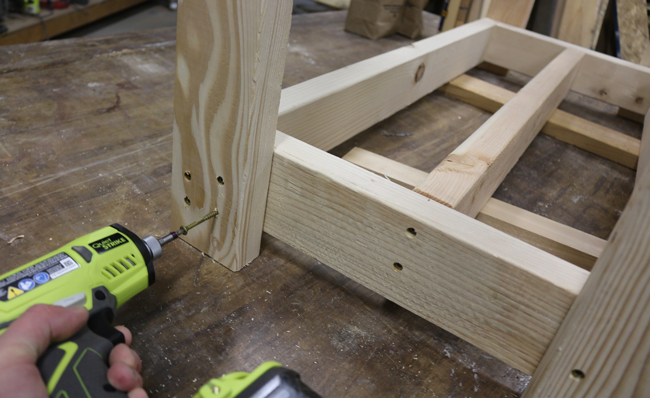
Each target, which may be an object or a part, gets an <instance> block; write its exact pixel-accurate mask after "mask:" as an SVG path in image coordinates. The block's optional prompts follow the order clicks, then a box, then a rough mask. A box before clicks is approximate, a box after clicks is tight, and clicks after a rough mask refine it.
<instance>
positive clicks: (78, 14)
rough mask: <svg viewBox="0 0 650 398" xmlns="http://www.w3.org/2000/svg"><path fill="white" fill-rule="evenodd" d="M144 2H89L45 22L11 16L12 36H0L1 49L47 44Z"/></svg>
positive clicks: (60, 11) (125, 0)
mask: <svg viewBox="0 0 650 398" xmlns="http://www.w3.org/2000/svg"><path fill="white" fill-rule="evenodd" d="M144 1H146V0H90V2H89V3H88V5H86V6H79V7H68V8H66V9H63V10H55V11H54V12H53V13H52V14H51V15H48V16H45V17H43V18H42V20H41V19H39V18H34V17H32V16H27V15H19V16H16V15H13V14H11V16H10V17H9V18H7V19H6V20H5V24H6V26H7V28H8V29H9V32H7V33H6V34H4V35H0V46H6V45H11V44H23V43H34V42H38V41H42V40H47V39H50V38H52V37H54V36H58V35H60V34H62V33H65V32H68V31H70V30H72V29H75V28H78V27H80V26H83V25H86V24H89V23H91V22H93V21H96V20H98V19H100V18H104V17H106V16H108V15H111V14H115V13H116V12H119V11H122V10H125V9H127V8H130V7H133V6H135V5H137V4H140V3H143V2H144Z"/></svg>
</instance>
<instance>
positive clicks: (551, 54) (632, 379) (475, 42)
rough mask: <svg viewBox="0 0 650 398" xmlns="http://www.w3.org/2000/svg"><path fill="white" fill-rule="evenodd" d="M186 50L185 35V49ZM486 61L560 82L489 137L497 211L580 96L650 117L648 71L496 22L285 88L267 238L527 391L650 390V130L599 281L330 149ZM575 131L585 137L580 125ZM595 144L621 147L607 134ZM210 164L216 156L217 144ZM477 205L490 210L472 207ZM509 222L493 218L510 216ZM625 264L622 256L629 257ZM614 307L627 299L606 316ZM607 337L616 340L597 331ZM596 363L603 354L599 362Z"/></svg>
mask: <svg viewBox="0 0 650 398" xmlns="http://www.w3.org/2000/svg"><path fill="white" fill-rule="evenodd" d="M189 1H190V0H185V1H184V2H183V3H182V4H183V5H182V7H184V5H185V4H186V3H188V2H189ZM195 1H200V0H195ZM182 32H183V30H182V29H180V28H179V34H183V33H182ZM182 43H183V41H182V40H180V39H179V46H181V47H182V46H183V44H182ZM282 44H284V43H282ZM240 45H242V46H247V45H253V44H250V43H240ZM181 50H183V49H182V48H181ZM521 54H524V55H525V56H523V57H522V56H520V55H521ZM554 59H555V61H554ZM197 61H200V60H197ZM483 61H488V62H491V63H493V64H496V65H499V66H502V67H505V68H508V69H511V70H515V71H518V72H521V73H525V74H528V75H537V74H538V73H539V72H540V71H543V72H541V73H542V75H541V76H544V78H545V79H546V82H547V85H548V86H549V87H543V86H544V85H540V84H538V83H535V82H536V79H533V81H532V82H531V83H529V84H532V86H531V87H532V88H531V89H528V90H527V89H524V90H522V92H521V93H520V94H518V95H516V96H515V97H514V98H513V99H512V100H511V101H507V102H508V103H507V104H506V106H504V107H503V108H501V110H499V111H497V113H496V114H495V115H494V116H493V117H492V119H490V120H491V121H488V122H487V123H486V124H487V127H484V128H481V129H479V133H480V134H481V140H483V142H484V143H486V145H491V144H492V143H494V142H499V141H500V142H502V143H501V144H500V145H499V146H498V147H496V149H495V150H494V152H493V155H491V156H495V157H503V159H504V160H503V161H498V162H496V163H493V162H484V164H483V165H482V166H481V167H479V168H478V171H477V169H473V171H472V173H473V175H475V176H477V177H478V179H479V180H480V179H481V178H483V176H484V175H485V173H490V174H489V175H490V176H491V177H490V179H491V180H490V181H491V183H490V184H486V185H484V186H481V184H476V183H472V187H473V188H472V189H473V190H474V191H473V192H474V193H473V195H474V196H476V197H481V198H482V199H481V201H484V202H488V203H489V202H490V199H489V196H490V195H491V194H492V191H493V188H494V187H495V186H496V185H498V184H499V183H500V180H502V179H503V177H504V176H505V175H506V174H507V172H508V171H509V170H510V168H511V167H512V166H513V165H514V164H515V162H516V160H517V159H518V158H519V156H521V153H522V152H523V149H525V147H526V146H527V145H528V144H529V143H530V141H531V140H532V138H533V137H534V136H535V134H536V133H537V132H538V131H539V130H540V129H541V128H542V126H543V125H544V123H545V122H546V121H547V119H549V117H551V115H553V114H554V112H555V108H556V107H557V105H558V104H559V102H560V101H561V99H562V98H563V96H564V95H565V93H566V91H567V90H569V89H571V90H573V91H576V92H579V93H582V94H585V95H588V96H592V97H594V98H598V99H601V100H604V101H606V102H609V103H611V104H614V105H616V106H619V107H624V108H626V109H629V110H632V111H635V112H638V113H643V114H648V113H647V112H648V105H649V104H650V69H648V68H644V67H639V66H637V65H633V64H631V63H628V62H625V61H621V60H617V59H614V58H611V57H608V56H605V55H602V54H598V53H595V52H593V51H590V50H586V49H584V48H580V47H578V46H574V45H571V44H567V43H564V42H561V41H559V40H556V39H551V38H548V37H544V36H541V35H538V34H535V33H531V32H528V31H525V30H522V29H518V28H513V27H511V26H509V25H505V24H501V23H497V22H494V21H492V20H489V19H482V20H479V21H476V22H473V23H470V24H467V25H464V26H462V27H459V28H456V29H453V30H450V31H448V32H445V33H442V34H439V35H438V36H435V37H432V38H429V39H425V40H422V41H420V42H416V43H413V44H412V45H410V46H407V47H404V48H401V49H398V50H395V51H392V52H390V53H387V54H383V55H379V56H377V57H374V58H371V59H368V60H365V61H362V62H359V63H357V64H354V65H351V66H349V67H346V68H343V69H340V70H337V71H334V72H331V73H329V74H326V75H323V76H320V77H317V78H315V79H312V80H309V81H306V82H304V83H301V84H298V85H296V86H293V87H290V88H288V89H285V90H283V91H282V97H281V101H280V105H279V113H278V129H279V130H280V131H278V132H277V133H276V135H275V148H274V153H273V162H272V168H271V172H270V184H269V188H268V197H267V201H266V217H265V219H264V231H265V232H268V233H270V234H271V235H273V236H275V237H277V238H279V239H281V240H283V241H285V242H287V243H288V244H290V245H292V246H293V247H295V248H297V249H299V250H301V251H303V252H305V253H307V254H309V255H311V256H313V257H315V258H316V259H318V260H319V261H322V262H323V263H325V264H327V265H328V266H330V267H332V268H334V269H336V270H338V271H340V272H341V273H343V274H345V275H347V276H348V277H350V278H351V279H353V280H355V281H357V282H359V283H361V284H362V285H364V286H366V287H368V288H370V289H372V290H374V291H376V292H378V293H379V294H381V295H383V296H384V297H386V298H388V299H390V300H392V301H394V302H396V303H397V304H399V305H401V306H402V307H404V308H406V309H408V310H410V311H412V312H414V313H416V314H418V315H420V316H422V317H424V318H425V319H428V320H429V321H431V322H433V323H435V324H436V325H438V326H440V327H442V328H444V329H446V330H448V331H450V332H452V333H454V334H456V335H458V336H459V337H461V338H463V339H465V340H467V341H469V342H470V343H472V344H474V345H476V346H477V347H479V348H481V349H483V350H485V351H486V352H487V353H489V354H491V355H493V356H495V357H497V358H499V359H501V360H503V361H504V362H506V363H508V364H510V365H512V366H513V367H515V368H517V369H520V370H522V371H524V372H526V373H528V374H534V377H533V382H532V383H531V388H529V389H528V390H527V392H526V396H527V397H537V396H547V395H546V393H545V392H546V391H547V390H550V389H553V388H556V390H557V389H559V390H561V391H564V392H566V394H565V393H563V394H559V395H555V396H571V394H572V393H575V394H578V392H579V393H581V394H582V393H584V392H585V391H587V392H588V394H587V395H588V396H598V395H599V391H600V388H601V386H603V385H604V383H605V384H607V386H608V388H609V389H608V390H607V391H615V392H621V393H620V394H615V395H616V396H632V395H631V394H632V393H634V391H640V390H638V389H639V388H644V383H647V380H646V379H647V378H646V379H644V378H643V377H641V376H643V375H647V372H648V369H647V368H648V366H647V363H648V357H649V350H650V348H649V347H650V334H649V333H648V332H647V330H649V329H648V326H649V325H650V306H649V304H648V302H649V300H648V297H646V296H647V294H648V293H647V291H648V289H643V286H644V285H642V284H640V283H641V282H644V283H646V285H645V286H647V282H646V278H647V277H648V274H649V271H648V268H649V267H648V266H647V264H648V261H649V260H650V259H649V257H650V250H649V249H648V242H649V241H650V236H648V233H647V228H646V230H645V231H644V230H643V226H644V225H648V224H647V222H650V201H649V200H648V199H647V198H648V193H647V192H648V191H649V190H650V173H649V172H647V170H645V169H647V167H649V166H648V165H647V162H648V160H647V159H648V156H650V155H648V156H644V154H645V153H646V152H648V151H647V150H646V149H647V148H648V146H649V145H650V144H648V140H649V139H648V138H647V134H645V137H644V139H643V141H642V144H641V149H640V160H639V165H640V166H639V174H638V178H637V185H636V187H635V191H634V194H633V197H632V200H631V201H630V204H629V205H628V207H627V208H626V210H625V212H624V213H623V216H622V217H621V219H620V220H619V222H618V224H617V226H616V228H615V230H614V233H613V234H612V237H611V238H610V240H609V241H608V242H607V243H606V244H604V243H603V244H602V245H601V246H602V247H601V250H602V254H600V252H597V253H595V256H594V257H597V256H598V255H599V254H600V257H599V258H598V259H597V260H596V261H595V265H594V267H593V270H592V272H591V273H590V272H589V271H587V270H585V269H583V268H580V267H578V266H576V265H574V264H571V263H569V262H568V261H566V260H564V259H562V258H560V257H558V256H556V255H554V254H551V253H548V252H546V251H544V250H541V249H539V248H537V247H534V246H531V245H530V244H528V243H526V242H524V241H522V240H520V239H518V238H516V237H513V236H510V235H508V234H506V233H504V232H501V231H499V230H497V229H495V228H493V227H492V226H490V225H487V224H486V223H483V222H481V221H479V220H476V219H474V218H472V217H468V216H467V215H465V214H462V213H461V212H459V211H456V210H454V209H451V208H449V207H447V206H444V205H442V204H440V203H437V202H436V201H433V200H429V199H428V198H427V197H425V196H423V195H420V194H418V193H416V192H414V191H412V190H410V189H407V188H405V187H404V186H403V185H406V184H402V185H400V184H395V183H394V182H392V181H390V180H389V179H388V178H384V176H378V175H377V174H374V173H371V172H369V171H367V170H364V169H362V168H360V167H358V166H356V165H354V164H352V163H350V162H348V161H346V160H344V159H341V158H337V157H335V156H333V155H330V154H328V153H326V152H325V150H329V149H331V148H333V147H334V146H336V145H338V144H340V143H342V142H343V141H345V140H347V139H348V138H350V137H352V136H354V135H355V134H357V133H359V132H361V131H362V130H364V129H365V128H367V127H369V126H371V125H373V124H375V123H377V122H379V121H381V120H383V119H385V118H387V117H389V116H390V115H392V114H394V113H395V112H397V111H398V110H400V109H402V108H404V107H406V106H408V105H409V104H411V103H413V102H415V101H417V100H418V99H419V98H421V97H423V96H424V95H426V94H428V93H430V92H432V91H433V90H435V89H437V88H439V87H441V86H442V85H444V84H445V83H447V82H449V81H451V80H452V79H454V78H456V77H457V76H460V75H462V74H463V73H464V72H465V71H467V70H469V69H471V68H473V67H475V66H476V65H478V64H479V63H481V62H483ZM547 65H549V66H548V67H547ZM563 65H566V68H565V67H564V66H563ZM199 67H200V66H199ZM567 68H568V69H567ZM215 73H216V72H215ZM538 76H539V75H538ZM537 81H539V79H537ZM549 82H550V83H549ZM257 84H258V85H261V86H262V87H263V86H265V85H269V86H272V85H273V84H274V83H273V82H270V83H269V82H264V81H258V82H257ZM538 92H541V93H542V95H541V99H539V100H538V99H536V98H535V93H538ZM382 93H390V95H381V94H382ZM512 108H515V109H524V111H522V112H521V113H522V114H523V115H525V117H523V119H517V118H515V121H514V124H513V125H512V126H511V125H509V124H508V118H505V117H503V114H506V115H508V114H510V113H513V112H514V111H512ZM176 117H177V119H178V118H179V114H178V113H177V114H176ZM647 120H648V117H646V121H647ZM495 121H496V122H495ZM497 122H498V123H497ZM495 126H497V127H499V128H495ZM647 126H648V124H647V123H646V129H647ZM502 128H505V129H507V130H508V131H509V133H508V134H509V135H508V137H507V139H504V137H503V136H502V135H501V134H500V131H501V129H502ZM568 129H569V130H571V131H572V132H573V133H575V134H578V135H580V134H581V133H580V129H572V128H571V127H569V128H568ZM180 134H183V137H182V138H183V140H185V141H182V145H192V143H195V142H196V141H192V137H191V134H190V133H182V132H181V133H180ZM211 134H212V137H213V138H214V137H215V136H216V133H214V132H213V133H211ZM174 139H175V144H174V146H175V148H176V147H177V146H180V145H181V140H180V137H179V136H178V135H175V137H174ZM215 139H217V140H218V139H219V137H216V138H215ZM590 139H594V140H596V141H597V142H599V143H602V145H605V146H607V145H610V144H609V143H608V140H609V139H610V137H609V136H608V134H607V133H604V136H598V135H597V136H596V137H591V138H590ZM472 140H476V138H475V137H474V138H472V137H470V139H469V141H470V142H471V141H472ZM188 143H189V144H188ZM599 145H600V144H599ZM468 153H469V152H465V153H462V154H457V155H458V158H456V159H455V160H456V162H457V163H458V164H461V165H462V164H463V161H464V160H463V159H462V157H466V158H468V159H470V160H471V153H470V154H469V155H468ZM646 155H647V154H646ZM205 156H208V157H210V156H211V153H210V151H206V154H205ZM215 156H216V155H215ZM481 156H482V155H481ZM479 158H480V157H479ZM380 163H381V162H380ZM495 165H496V168H493V167H495ZM195 167H203V166H202V165H196V166H195ZM368 168H371V167H368ZM644 168H645V169H644ZM184 171H185V170H184V167H183V166H181V165H179V163H178V161H177V159H176V158H175V159H174V165H173V173H174V177H175V178H181V177H182V173H183V172H184ZM239 183H241V184H242V185H244V186H246V185H247V184H253V183H254V182H251V181H246V180H241V181H239ZM412 185H415V184H412ZM484 188H485V189H484ZM182 189H185V190H188V189H192V185H191V184H185V186H184V187H180V186H178V185H176V186H174V187H173V190H174V198H176V204H175V206H178V205H179V204H178V198H179V197H182ZM644 195H645V196H644ZM226 200H227V198H226ZM479 202H480V201H478V202H477V203H479ZM225 205H226V206H228V205H229V204H228V203H226V204H225ZM477 207H478V210H480V206H478V205H476V206H473V208H477ZM478 210H476V211H478ZM496 213H498V212H493V213H492V217H493V218H494V217H496V218H497V219H498V218H499V217H500V216H498V215H496V216H495V215H494V214H496ZM479 214H480V213H479ZM522 217H523V218H524V219H525V221H526V222H528V224H526V222H523V223H522V224H521V225H519V226H518V228H519V229H523V230H525V231H526V232H527V233H529V234H532V235H533V237H540V236H541V237H542V238H545V239H548V236H544V233H546V232H544V233H541V232H539V231H538V230H535V228H530V227H527V225H531V224H530V223H532V224H535V220H532V221H531V220H530V219H531V217H530V216H529V215H527V214H526V213H525V212H524V213H523V215H522ZM536 217H539V216H536ZM644 222H646V224H644ZM527 228H528V229H527ZM538 229H539V228H538ZM541 229H543V228H541ZM551 229H553V228H551ZM567 231H568V232H567ZM563 232H564V233H569V234H571V229H570V228H568V227H565V229H564V231H563ZM228 233H229V231H225V232H224V231H223V230H222V229H218V228H216V229H213V230H212V237H211V239H216V240H217V241H220V242H229V239H228V238H229V236H228ZM256 233H257V232H256ZM224 234H225V235H224ZM547 235H548V234H547ZM578 235H579V234H578ZM577 239H578V241H579V240H580V238H579V237H578V238H577ZM551 240H552V239H551ZM556 240H557V239H556ZM574 249H575V248H574ZM577 250H578V251H579V250H580V249H577ZM550 251H551V252H552V250H550ZM556 254H557V253H556ZM619 258H620V259H622V261H620V262H617V261H616V260H617V259H619ZM590 275H591V276H590ZM617 275H625V277H617ZM639 281H641V282H639ZM609 287H612V288H611V289H610V288H609ZM628 287H629V288H628ZM522 292H525V294H522ZM576 298H577V300H576ZM603 300H607V302H612V303H617V304H616V305H610V306H607V305H605V307H604V309H603V310H600V308H602V307H603V305H604V304H602V303H603ZM574 302H575V305H574ZM567 314H568V315H567ZM631 315H635V316H636V317H635V318H634V322H632V323H629V324H618V323H616V322H609V320H611V319H630V316H631ZM624 317H625V318H624ZM582 325H589V327H587V328H586V329H585V328H583V327H582ZM617 325H618V326H617ZM600 333H603V334H602V336H604V337H603V338H596V336H599V335H600ZM591 336H594V337H591ZM576 339H581V340H580V344H579V345H578V344H575V345H573V344H574V342H575V340H576ZM549 347H550V349H549ZM574 347H579V349H580V350H582V351H581V352H584V353H586V354H593V355H591V356H588V357H583V356H581V355H579V354H580V351H576V350H574V349H570V350H568V349H567V348H574ZM605 348H606V349H605ZM613 348H615V349H619V351H615V350H613ZM576 349H577V348H576ZM603 352H605V353H616V355H613V354H612V355H610V356H607V355H606V354H602V353H603ZM565 353H569V354H565ZM603 355H605V356H603ZM593 356H597V358H598V361H593V362H589V360H590V358H592V357H593ZM558 364H559V365H558ZM643 364H646V365H643ZM636 365H638V368H639V369H640V370H639V369H637V368H636V367H635V366H636ZM642 365H643V366H642ZM618 367H621V368H622V369H627V370H632V371H631V372H630V373H625V372H622V371H619V368H618ZM604 380H605V381H604ZM557 386H559V387H557ZM551 395H554V394H551ZM587 395H580V396H587ZM602 395H603V396H606V395H607V394H602Z"/></svg>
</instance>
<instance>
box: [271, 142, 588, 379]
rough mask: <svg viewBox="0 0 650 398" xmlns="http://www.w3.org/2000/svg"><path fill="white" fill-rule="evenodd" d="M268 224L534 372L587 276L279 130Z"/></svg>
mask: <svg viewBox="0 0 650 398" xmlns="http://www.w3.org/2000/svg"><path fill="white" fill-rule="evenodd" d="M409 229H411V230H409ZM264 230H265V231H266V232H268V233H270V234H271V235H273V236H275V237H277V238H279V239H281V240H283V241H285V242H287V243H289V244H290V245H292V246H294V247H296V248H298V249H300V250H302V251H304V252H305V253H307V254H309V255H311V256H313V257H315V258H316V259H318V260H319V261H322V262H323V263H325V264H327V265H329V266H330V267H332V268H334V269H336V270H338V271H339V272H341V273H343V274H345V275H347V276H348V277H350V278H352V279H353V280H355V281H357V282H359V283H361V284H363V285H365V286H367V287H368V288H370V289H372V290H374V291H376V292H377V293H379V294H381V295H383V296H384V297H386V298H387V299H389V300H391V301H394V302H395V303H397V304H399V305H401V306H403V307H404V308H407V309H408V310H410V311H412V312H414V313H416V314H418V315H420V316H422V317H424V318H425V319H427V320H429V321H431V322H433V323H435V324H437V325H439V326H441V327H443V328H445V329H446V330H448V331H450V332H452V333H454V334H456V335H458V336H459V337H461V338H463V339H465V340H467V341H469V342H471V343H472V344H475V345H476V346H478V347H479V348H481V349H483V350H485V351H486V352H488V353H489V354H490V355H493V356H495V357H497V358H499V359H501V360H503V361H505V362H506V363H508V364H510V365H512V366H514V367H516V368H518V369H521V370H523V371H525V372H529V373H530V372H531V371H533V370H534V369H535V367H536V366H537V362H538V360H539V358H541V355H542V354H543V353H544V351H545V350H546V346H547V344H548V342H549V341H550V340H551V339H552V337H553V336H554V335H555V332H556V328H557V326H558V325H559V323H560V322H561V321H562V319H563V318H564V316H565V312H566V311H567V309H568V308H569V306H570V305H571V303H572V302H573V298H574V297H575V295H576V294H577V293H578V292H579V291H580V289H581V286H582V284H583V283H584V281H585V280H586V278H587V275H588V272H587V271H585V270H583V269H580V268H578V267H576V266H574V265H572V264H570V263H568V262H565V261H563V260H561V259H559V258H557V257H554V256H552V255H550V254H548V253H546V252H543V251H541V250H539V249H537V248H535V247H533V246H530V245H528V244H526V243H524V242H521V241H519V240H517V239H515V238H513V237H511V236H508V235H506V234H504V233H502V232H500V231H496V230H494V229H493V228H490V227H489V226H487V225H484V224H482V223H480V222H478V221H476V220H473V219H471V218H469V217H466V216H464V215H462V214H460V213H458V212H455V211H453V210H451V209H449V208H446V207H444V206H442V205H440V204H438V203H436V202H434V201H430V200H428V199H427V198H425V197H424V196H422V195H418V194H416V193H414V192H413V191H409V190H407V189H405V188H403V187H400V186H398V185H396V184H393V183H391V182H390V181H387V180H385V179H384V178H383V177H379V176H376V175H375V174H373V173H370V172H368V171H366V170H363V169H361V168H359V167H357V166H355V165H353V164H350V163H349V162H346V161H345V160H343V159H340V158H337V157H335V156H333V155H330V154H328V153H326V152H323V151H320V150H317V149H316V148H314V147H312V146H310V145H307V144H305V143H303V142H301V141H299V140H296V139H294V138H292V137H289V136H287V135H285V134H282V133H280V132H278V134H277V137H276V148H275V154H274V158H273V169H272V175H271V185H270V188H269V197H268V204H267V213H266V221H265V226H264ZM395 263H398V264H400V265H401V271H397V270H396V267H397V268H400V267H399V266H396V265H395ZM524 292H525V293H524Z"/></svg>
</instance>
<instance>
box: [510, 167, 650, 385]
mask: <svg viewBox="0 0 650 398" xmlns="http://www.w3.org/2000/svg"><path fill="white" fill-rule="evenodd" d="M648 225H650V173H648V169H647V168H646V169H645V170H644V173H643V174H642V176H641V179H640V180H638V182H637V184H636V186H635V188H634V191H633V192H632V197H631V198H630V201H629V202H628V204H627V207H626V208H625V210H624V211H623V214H622V215H621V218H620V219H619V221H618V222H617V223H616V226H615V227H614V230H613V231H612V234H611V236H610V239H609V241H608V243H607V246H606V247H605V250H604V251H603V254H602V256H600V258H599V259H598V261H597V262H596V264H595V265H594V269H593V271H592V272H591V275H590V276H589V279H588V280H587V283H586V284H585V287H584V289H583V290H582V292H580V295H579V296H578V298H577V299H576V301H575V303H574V304H573V306H572V307H571V311H570V312H569V314H568V315H567V317H566V318H565V320H564V322H562V326H561V328H560V330H559V331H558V334H557V336H556V337H555V338H554V339H553V343H552V344H551V346H550V347H549V349H548V351H547V353H546V355H544V359H543V360H542V362H541V363H540V366H539V367H538V368H537V371H536V372H535V374H534V375H533V378H532V380H531V382H530V384H529V385H528V388H527V389H526V391H525V392H524V395H523V397H524V398H535V397H540V398H541V397H582V398H588V397H617V398H631V397H647V396H648V391H650V289H648V286H650V267H649V266H648V264H650V229H649V228H648Z"/></svg>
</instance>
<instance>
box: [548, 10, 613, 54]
mask: <svg viewBox="0 0 650 398" xmlns="http://www.w3.org/2000/svg"><path fill="white" fill-rule="evenodd" d="M608 3H609V0H587V1H585V0H565V3H564V9H563V12H562V18H561V20H560V26H559V29H558V32H557V36H554V37H557V38H558V39H560V40H562V41H565V42H567V43H573V44H576V45H578V46H581V47H585V48H588V49H590V50H594V49H595V48H596V44H597V43H598V37H599V36H600V29H601V27H602V25H603V20H604V19H605V11H606V9H607V4H608Z"/></svg>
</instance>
